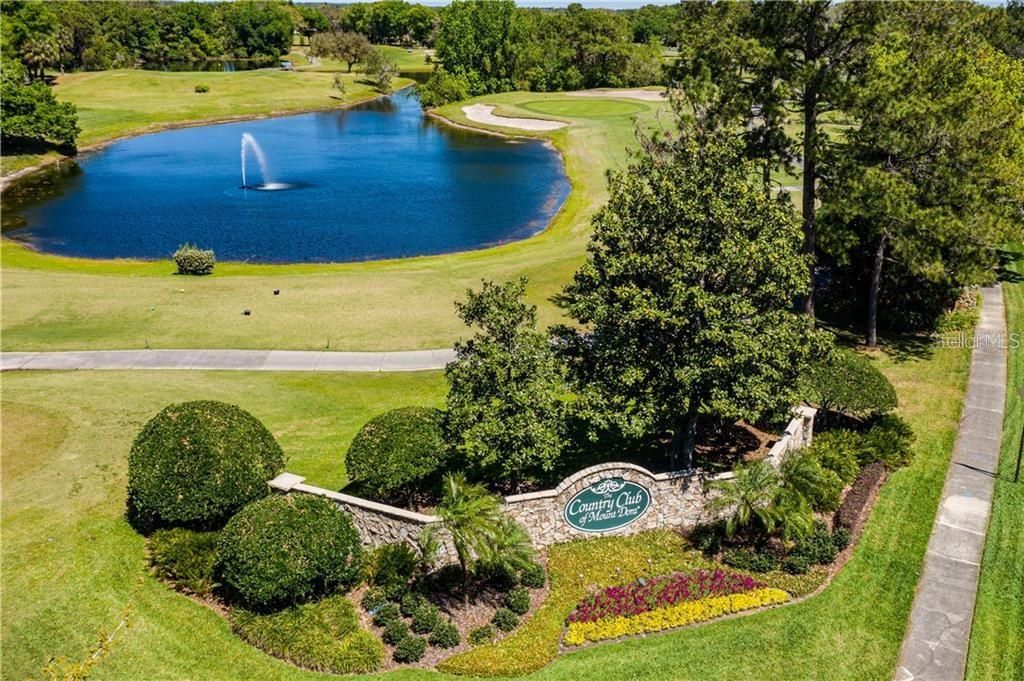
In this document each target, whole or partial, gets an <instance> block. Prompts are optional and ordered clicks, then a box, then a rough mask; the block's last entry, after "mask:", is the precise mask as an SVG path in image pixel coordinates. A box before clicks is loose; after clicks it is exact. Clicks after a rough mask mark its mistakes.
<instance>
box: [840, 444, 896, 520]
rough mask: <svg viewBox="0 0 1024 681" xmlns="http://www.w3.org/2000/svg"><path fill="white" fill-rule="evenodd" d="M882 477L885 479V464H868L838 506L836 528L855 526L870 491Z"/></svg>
mask: <svg viewBox="0 0 1024 681" xmlns="http://www.w3.org/2000/svg"><path fill="white" fill-rule="evenodd" d="M883 477H885V464H884V463H882V462H881V461H876V462H875V463H869V464H868V465H867V466H865V467H864V470H862V471H861V472H860V475H858V476H857V479H856V480H854V481H853V487H851V488H850V491H849V492H848V493H847V495H846V498H845V499H843V503H842V504H840V505H839V510H838V511H836V522H835V524H836V525H837V526H838V527H845V528H846V529H848V530H852V529H853V526H854V525H856V524H857V519H858V518H860V516H861V513H863V512H864V507H865V506H867V503H868V499H869V498H870V497H871V492H872V490H874V489H875V487H876V486H877V485H878V483H879V482H880V481H881V480H882V478H883Z"/></svg>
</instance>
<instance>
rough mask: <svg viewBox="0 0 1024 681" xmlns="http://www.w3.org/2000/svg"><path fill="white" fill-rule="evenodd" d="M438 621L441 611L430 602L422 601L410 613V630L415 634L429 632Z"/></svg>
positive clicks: (439, 620) (439, 621)
mask: <svg viewBox="0 0 1024 681" xmlns="http://www.w3.org/2000/svg"><path fill="white" fill-rule="evenodd" d="M440 623H441V611H440V610H438V609H437V606H436V605H432V604H430V603H423V604H422V605H420V607H418V608H416V612H414V613H413V614H412V630H413V631H415V632H416V633H417V634H429V633H430V632H432V631H434V628H435V627H436V626H437V625H438V624H440Z"/></svg>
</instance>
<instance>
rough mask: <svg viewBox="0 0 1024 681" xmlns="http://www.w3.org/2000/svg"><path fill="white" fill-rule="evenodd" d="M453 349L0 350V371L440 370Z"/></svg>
mask: <svg viewBox="0 0 1024 681" xmlns="http://www.w3.org/2000/svg"><path fill="white" fill-rule="evenodd" d="M454 359H455V351H454V350H451V349H445V350H406V351H400V352H330V351H316V350H312V351H306V350H92V351H73V352H0V370H3V371H15V370H17V371H22V370H32V369H48V370H74V369H234V370H238V371H426V370H429V369H443V368H444V366H445V365H446V364H447V363H448V362H451V361H453V360H454Z"/></svg>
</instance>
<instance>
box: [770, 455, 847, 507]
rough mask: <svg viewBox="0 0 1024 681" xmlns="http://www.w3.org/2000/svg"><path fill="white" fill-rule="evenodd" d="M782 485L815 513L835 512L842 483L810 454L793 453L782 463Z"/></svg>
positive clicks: (837, 476) (836, 475)
mask: <svg viewBox="0 0 1024 681" xmlns="http://www.w3.org/2000/svg"><path fill="white" fill-rule="evenodd" d="M782 484H783V485H784V486H785V487H787V488H789V489H790V490H791V491H793V492H795V493H797V494H799V495H801V496H802V497H803V498H804V499H806V500H807V503H809V504H810V505H811V508H813V509H814V510H815V511H835V510H836V509H837V508H839V497H840V495H841V494H842V493H843V487H844V484H843V481H842V479H841V478H840V477H839V475H838V474H837V473H836V472H835V471H831V470H829V469H827V468H825V467H824V466H822V465H821V462H820V461H819V460H818V459H817V458H816V457H815V456H813V455H812V454H809V453H806V452H793V453H791V454H789V455H788V456H787V457H786V458H785V459H784V460H783V462H782Z"/></svg>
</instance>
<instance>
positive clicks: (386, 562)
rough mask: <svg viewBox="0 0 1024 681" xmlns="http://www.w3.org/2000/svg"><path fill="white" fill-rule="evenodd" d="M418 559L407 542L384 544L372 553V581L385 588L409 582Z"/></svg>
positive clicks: (404, 584)
mask: <svg viewBox="0 0 1024 681" xmlns="http://www.w3.org/2000/svg"><path fill="white" fill-rule="evenodd" d="M417 563H418V559H417V557H416V553H415V552H414V551H413V550H412V549H411V548H410V547H409V545H408V544H405V543H398V544H385V545H384V546H382V547H380V548H379V549H378V550H377V551H376V552H375V553H374V566H373V583H374V584H376V585H378V586H383V587H385V589H388V588H389V587H390V589H392V590H393V589H394V588H395V585H400V586H402V587H404V586H406V585H407V584H408V583H409V580H411V579H412V575H413V573H414V572H415V571H416V565H417Z"/></svg>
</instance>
